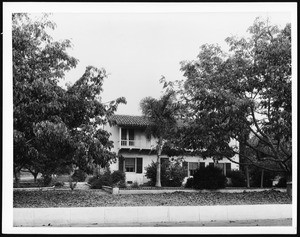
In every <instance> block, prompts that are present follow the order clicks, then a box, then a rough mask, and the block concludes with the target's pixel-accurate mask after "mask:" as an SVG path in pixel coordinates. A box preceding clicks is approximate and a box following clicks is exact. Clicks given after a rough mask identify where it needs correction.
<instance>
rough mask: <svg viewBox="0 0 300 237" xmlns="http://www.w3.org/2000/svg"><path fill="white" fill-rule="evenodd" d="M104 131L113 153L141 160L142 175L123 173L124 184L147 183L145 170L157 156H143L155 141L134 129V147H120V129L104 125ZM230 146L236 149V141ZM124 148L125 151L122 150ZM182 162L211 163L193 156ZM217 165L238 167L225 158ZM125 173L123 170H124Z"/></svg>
mask: <svg viewBox="0 0 300 237" xmlns="http://www.w3.org/2000/svg"><path fill="white" fill-rule="evenodd" d="M103 128H104V129H105V130H106V131H108V132H109V133H111V137H110V140H112V141H113V143H114V148H113V149H112V151H113V152H116V153H117V154H122V156H123V157H124V158H143V171H142V173H136V172H125V174H126V182H128V181H129V182H132V183H134V182H137V183H138V184H143V183H146V182H147V181H149V180H148V179H147V178H146V177H145V173H146V171H145V168H146V167H147V166H148V165H150V164H151V163H152V161H154V162H155V161H156V159H157V156H156V155H155V154H152V155H148V154H145V153H147V152H145V151H147V150H149V151H150V150H151V149H153V148H154V147H155V145H156V140H155V139H154V138H153V137H151V139H150V141H149V140H148V139H147V138H146V134H145V130H143V129H141V128H135V129H134V146H131V147H127V146H121V127H119V126H112V127H110V126H109V125H106V126H104V127H103ZM230 145H231V146H236V147H237V148H238V142H237V141H236V140H232V141H231V142H230ZM124 148H125V149H124ZM232 159H233V160H235V161H237V162H239V157H238V155H236V156H234V157H233V158H232ZM183 161H186V162H198V163H199V162H205V166H208V165H209V163H211V162H213V159H212V158H207V159H205V160H204V159H203V158H201V157H193V156H186V157H184V159H183ZM218 163H231V170H238V169H239V165H238V164H235V163H233V162H231V161H229V160H228V159H227V158H224V159H222V160H219V161H218ZM110 169H111V171H114V170H118V169H119V161H118V160H117V161H116V162H115V163H112V164H111V165H110ZM124 171H125V170H124Z"/></svg>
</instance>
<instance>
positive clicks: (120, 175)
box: [111, 170, 125, 186]
mask: <svg viewBox="0 0 300 237" xmlns="http://www.w3.org/2000/svg"><path fill="white" fill-rule="evenodd" d="M111 182H112V185H113V186H115V185H116V186H120V185H121V184H123V183H125V173H124V172H122V171H120V170H116V171H114V172H113V173H112V174H111Z"/></svg>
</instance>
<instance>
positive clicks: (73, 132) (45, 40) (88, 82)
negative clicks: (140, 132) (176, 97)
mask: <svg viewBox="0 0 300 237" xmlns="http://www.w3.org/2000/svg"><path fill="white" fill-rule="evenodd" d="M12 22H13V27H12V38H13V42H12V44H13V91H14V95H13V103H14V174H15V177H17V175H16V174H17V173H18V172H19V171H20V170H21V169H22V168H26V169H28V170H29V171H30V172H31V173H32V174H34V175H37V174H38V173H42V174H43V177H44V179H45V182H46V183H47V182H48V179H50V177H51V175H52V174H56V173H68V172H70V171H71V170H74V169H75V168H80V169H81V170H83V171H84V172H86V173H90V172H91V170H92V168H93V166H94V165H100V166H102V167H104V166H107V165H109V163H110V162H113V161H114V159H115V157H116V154H115V153H113V152H111V151H110V150H111V148H112V146H113V143H112V141H110V140H109V134H108V133H107V132H105V131H103V130H102V129H100V128H99V125H103V124H105V123H107V118H108V117H109V116H111V115H112V114H113V113H114V112H115V111H116V109H117V106H118V104H119V103H126V101H125V99H124V98H122V97H121V98H118V99H116V100H114V101H112V102H111V103H110V104H108V105H104V104H102V103H101V97H100V93H101V92H102V90H103V89H102V85H103V80H104V79H105V78H106V72H105V70H104V69H98V68H95V67H93V66H88V67H87V68H86V71H85V73H84V74H83V76H82V77H81V78H80V79H79V80H78V81H76V82H75V84H74V85H70V86H69V87H68V88H67V89H63V88H61V87H60V86H58V82H59V80H60V79H62V78H63V77H64V74H65V72H66V71H68V70H70V69H71V68H74V67H75V66H76V64H77V62H78V60H77V59H75V58H74V57H71V56H69V54H68V53H67V50H68V49H69V48H70V47H71V42H70V41H69V40H64V41H60V42H58V41H54V40H53V39H52V38H51V36H50V35H49V34H48V30H53V29H55V24H54V23H53V22H51V21H49V20H48V18H47V15H44V17H43V18H42V19H39V20H35V21H33V20H31V19H30V17H29V16H28V15H27V14H18V13H16V14H13V18H12Z"/></svg>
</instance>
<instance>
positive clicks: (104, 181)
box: [88, 171, 126, 189]
mask: <svg viewBox="0 0 300 237" xmlns="http://www.w3.org/2000/svg"><path fill="white" fill-rule="evenodd" d="M88 183H89V184H90V185H91V188H92V189H101V188H102V186H118V187H126V184H125V173H124V172H121V171H114V172H113V173H111V172H110V171H106V172H105V173H104V174H102V175H98V176H93V177H91V178H89V180H88Z"/></svg>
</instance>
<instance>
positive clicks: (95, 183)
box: [90, 177, 103, 189]
mask: <svg viewBox="0 0 300 237" xmlns="http://www.w3.org/2000/svg"><path fill="white" fill-rule="evenodd" d="M93 178H94V179H92V180H91V182H90V185H91V189H101V188H102V185H103V182H102V180H101V178H100V177H93Z"/></svg>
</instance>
